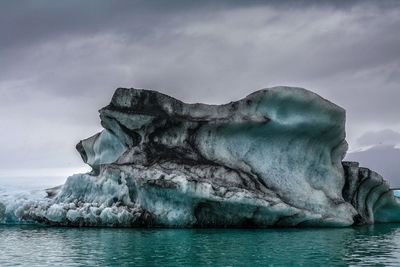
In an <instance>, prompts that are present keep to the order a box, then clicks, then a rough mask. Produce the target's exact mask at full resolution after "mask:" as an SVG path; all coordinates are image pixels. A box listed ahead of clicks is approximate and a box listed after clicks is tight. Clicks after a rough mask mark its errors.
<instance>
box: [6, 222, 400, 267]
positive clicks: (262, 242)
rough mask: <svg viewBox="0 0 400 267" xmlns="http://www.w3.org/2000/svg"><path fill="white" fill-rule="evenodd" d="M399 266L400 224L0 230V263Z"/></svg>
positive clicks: (23, 228) (18, 264)
mask: <svg viewBox="0 0 400 267" xmlns="http://www.w3.org/2000/svg"><path fill="white" fill-rule="evenodd" d="M94 265H97V266H400V225H399V224H382V225H374V226H363V227H353V228H342V229H264V230H260V229H241V230H239V229H181V230H178V229H107V228H101V229H98V228H60V227H40V226H32V225H26V226H5V225H2V226H0V266H94Z"/></svg>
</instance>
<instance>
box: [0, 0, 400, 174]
mask: <svg viewBox="0 0 400 267" xmlns="http://www.w3.org/2000/svg"><path fill="white" fill-rule="evenodd" d="M399 29H400V2H399V1H228V0H226V1H18V2H17V1H4V2H1V4H0V36H1V38H0V59H1V60H0V120H1V127H2V128H1V130H2V133H3V135H2V140H1V141H0V146H1V147H2V150H1V152H0V168H15V167H17V166H21V163H20V162H24V166H26V167H29V168H34V167H40V168H44V167H46V166H50V167H64V166H67V167H68V166H77V165H79V162H80V158H79V155H77V154H76V153H75V152H74V144H75V143H76V142H77V141H78V140H79V139H81V138H85V137H88V136H90V135H91V134H93V133H95V132H96V131H97V130H99V128H100V127H99V121H98V118H97V110H98V109H99V108H100V107H102V106H104V105H106V104H107V102H108V101H109V99H110V98H111V95H112V93H113V90H114V89H115V88H117V87H120V86H123V87H137V88H140V87H141V88H152V89H156V90H160V91H163V92H164V93H168V94H171V95H173V96H175V97H178V98H181V99H183V100H185V101H189V102H197V101H200V102H209V103H222V102H226V101H230V100H234V99H239V98H242V97H244V96H245V95H247V94H248V93H251V92H252V91H254V90H257V89H260V88H264V87H268V86H275V85H293V86H300V87H305V88H308V89H311V90H313V91H316V92H317V93H319V94H321V95H322V96H324V97H326V98H328V99H330V100H332V101H334V102H336V103H338V104H339V105H341V106H343V107H344V108H346V109H347V111H348V112H347V116H348V123H347V129H348V139H349V142H350V145H351V146H353V147H357V146H358V145H360V144H358V143H357V138H358V137H359V136H361V135H362V134H363V133H365V132H371V131H375V132H376V131H380V130H383V129H392V130H394V131H400V121H399V118H398V114H400V106H399V105H398V99H400V88H399V84H400V63H399V62H400V34H399Z"/></svg>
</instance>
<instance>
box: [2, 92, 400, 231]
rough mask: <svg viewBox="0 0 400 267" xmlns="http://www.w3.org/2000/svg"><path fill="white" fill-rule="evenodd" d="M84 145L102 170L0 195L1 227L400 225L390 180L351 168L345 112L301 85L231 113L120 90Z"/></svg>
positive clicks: (243, 103)
mask: <svg viewBox="0 0 400 267" xmlns="http://www.w3.org/2000/svg"><path fill="white" fill-rule="evenodd" d="M100 119H101V125H102V126H103V128H104V130H103V131H101V132H100V133H97V134H95V135H94V136H92V137H89V138H87V139H85V140H82V141H80V142H79V143H78V144H77V146H76V148H77V150H78V151H79V153H80V154H81V156H82V159H83V161H84V162H85V163H87V164H88V165H90V166H91V168H92V171H91V172H89V173H84V174H75V175H72V176H70V177H69V178H68V179H67V181H66V182H65V184H64V185H62V186H60V187H57V188H52V189H47V196H39V197H35V198H29V197H25V198H13V197H10V196H8V197H4V196H0V221H1V222H2V223H45V224H50V225H66V226H116V227H273V226H335V227H341V226H351V225H361V224H373V223H382V222H400V203H399V199H398V198H397V197H395V196H394V194H393V190H391V189H390V186H389V185H388V183H387V182H386V181H385V180H384V179H383V178H382V177H381V176H380V175H379V174H377V173H375V172H373V171H371V170H369V169H367V168H362V167H360V166H359V165H358V163H355V162H343V158H344V156H345V154H346V151H347V143H346V141H345V110H344V109H342V108H341V107H339V106H337V105H335V104H333V103H331V102H329V101H328V100H325V99H323V98H322V97H320V96H318V95H317V94H315V93H312V92H310V91H307V90H305V89H301V88H293V87H273V88H268V89H264V90H259V91H256V92H254V93H252V94H250V95H248V96H247V97H245V98H243V99H241V100H239V101H236V102H231V103H228V104H225V105H206V104H186V103H183V102H181V101H179V100H177V99H175V98H172V97H170V96H167V95H165V94H162V93H159V92H156V91H152V90H144V89H126V88H119V89H117V90H116V91H115V93H114V96H113V97H112V100H111V103H110V104H109V105H108V106H106V107H104V108H102V109H101V110H100Z"/></svg>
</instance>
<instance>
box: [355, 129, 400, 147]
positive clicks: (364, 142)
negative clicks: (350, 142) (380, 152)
mask: <svg viewBox="0 0 400 267" xmlns="http://www.w3.org/2000/svg"><path fill="white" fill-rule="evenodd" d="M357 142H358V144H360V145H361V146H376V145H393V146H394V145H397V144H400V133H398V132H396V131H393V130H391V129H385V130H382V131H377V132H367V133H364V134H363V135H362V136H361V137H360V138H358V140H357Z"/></svg>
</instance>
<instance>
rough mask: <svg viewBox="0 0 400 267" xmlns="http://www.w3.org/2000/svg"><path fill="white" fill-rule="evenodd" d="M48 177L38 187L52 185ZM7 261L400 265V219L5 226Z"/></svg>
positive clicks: (0, 255)
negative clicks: (256, 225)
mask: <svg viewBox="0 0 400 267" xmlns="http://www.w3.org/2000/svg"><path fill="white" fill-rule="evenodd" d="M0 181H1V180H0ZM15 181H18V179H16V180H15ZM41 181H42V182H38V183H35V184H34V187H35V188H38V187H41V186H43V185H45V184H46V183H48V182H49V181H48V180H41ZM53 183H54V182H53ZM18 184H19V185H18V186H17V187H19V188H20V187H23V186H26V185H27V184H29V183H27V182H21V180H20V181H19V183H18ZM0 185H1V183H0ZM54 185H55V184H51V186H54ZM7 186H8V187H12V186H13V185H9V184H8V185H7ZM14 186H15V183H14ZM0 266H400V224H376V225H371V226H359V227H348V228H278V229H146V228H129V229H126V228H67V227H50V226H44V225H0Z"/></svg>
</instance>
